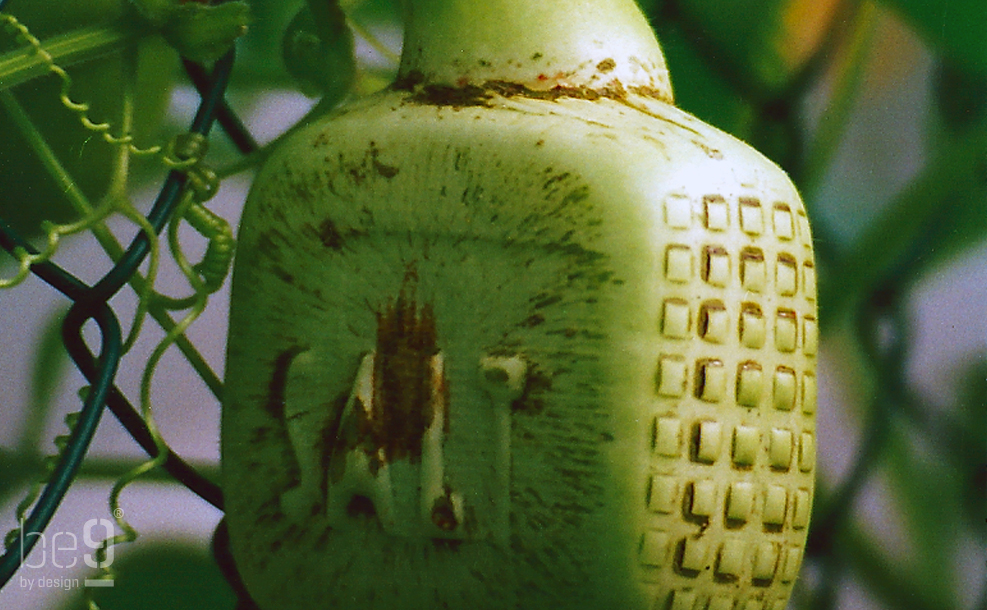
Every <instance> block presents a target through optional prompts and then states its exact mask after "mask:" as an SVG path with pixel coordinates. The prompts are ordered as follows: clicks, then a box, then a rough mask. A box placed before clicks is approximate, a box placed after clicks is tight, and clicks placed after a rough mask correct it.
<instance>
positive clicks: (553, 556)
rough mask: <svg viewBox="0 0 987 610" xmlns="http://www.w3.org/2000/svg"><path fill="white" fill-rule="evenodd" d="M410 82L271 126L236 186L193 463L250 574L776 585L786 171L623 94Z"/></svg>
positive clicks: (791, 505)
mask: <svg viewBox="0 0 987 610" xmlns="http://www.w3.org/2000/svg"><path fill="white" fill-rule="evenodd" d="M416 95H418V94H417V93H416V92H415V91H390V92H386V93H384V94H381V95H379V96H376V97H374V98H371V99H369V100H364V101H362V102H357V103H355V104H352V105H349V106H346V107H344V108H343V109H342V110H340V111H339V112H337V113H336V114H335V115H334V116H333V117H331V118H329V119H327V120H325V121H323V122H320V123H318V124H315V125H313V126H311V127H309V128H307V129H305V130H303V131H301V132H299V133H298V134H297V135H296V136H294V138H293V140H292V141H291V142H290V143H289V144H288V145H287V146H285V147H284V148H282V149H281V150H280V151H279V152H277V153H276V154H275V155H274V156H273V157H272V158H271V159H270V160H269V162H268V163H267V164H266V166H265V168H264V170H263V171H262V173H261V174H260V176H259V177H258V179H257V181H256V183H255V186H254V189H253V191H252V193H251V196H250V199H249V201H248V204H247V208H246V210H245V212H244V220H243V225H242V229H241V235H240V240H241V241H240V250H239V252H240V254H239V259H238V261H237V267H236V270H235V275H234V288H233V304H232V309H231V327H230V347H229V353H228V365H227V366H228V371H229V373H228V379H227V388H228V395H227V398H226V400H225V404H224V414H223V417H224V421H223V454H224V457H223V460H224V479H225V480H224V485H225V487H226V490H227V498H228V500H227V501H228V507H227V509H228V520H229V526H230V532H231V540H232V548H233V552H234V555H235V557H236V558H237V563H238V566H239V569H240V571H241V573H242V574H243V576H244V579H245V581H246V582H247V586H248V589H249V590H250V591H251V593H252V595H253V596H254V597H255V598H256V600H257V601H258V603H259V604H260V606H261V607H262V608H265V609H268V610H274V609H276V608H282V607H284V608H287V607H291V608H322V607H339V608H363V609H365V608H423V607H448V608H467V607H468V608H491V609H492V608H541V607H546V608H547V607H552V608H573V609H574V608H604V607H605V608H610V607H628V608H652V607H659V608H691V607H693V604H696V603H699V602H700V600H702V603H708V604H710V605H709V607H711V608H727V607H731V604H733V603H734V602H736V601H737V600H741V601H751V602H756V603H762V604H763V606H764V607H767V608H775V607H777V608H780V607H783V606H784V603H785V600H786V599H787V597H788V595H789V593H790V589H791V585H792V581H793V580H794V577H795V575H796V573H797V570H798V566H799V563H800V560H801V548H802V546H803V545H804V540H805V527H806V525H807V519H808V514H809V513H808V511H809V509H810V504H811V497H812V496H811V490H812V476H813V469H814V453H813V451H814V421H813V416H812V414H813V412H814V405H815V385H814V380H815V377H814V369H815V351H816V341H817V339H816V324H815V319H816V318H815V316H816V314H815V293H814V274H813V262H812V252H811V238H810V235H809V230H808V225H807V222H806V220H805V213H804V210H803V208H802V205H801V202H800V200H799V198H798V196H797V194H796V193H795V191H794V189H793V187H792V186H791V184H790V182H789V181H788V180H787V178H785V176H784V175H783V174H782V173H781V172H780V170H778V169H777V168H775V167H774V166H772V165H771V164H770V163H768V162H767V161H766V160H764V159H763V158H762V157H760V155H758V154H757V153H755V152H753V151H752V150H750V149H749V148H747V147H746V146H745V145H743V144H741V143H739V142H738V141H736V140H733V139H732V138H729V137H728V136H725V135H723V134H721V133H719V132H717V131H715V130H714V129H712V128H710V127H708V126H706V125H704V124H702V123H700V122H699V121H697V120H696V119H694V118H692V117H690V116H689V115H686V114H685V113H682V112H680V111H678V110H676V109H674V108H673V107H671V106H668V105H666V104H664V103H661V102H657V101H655V100H653V99H648V98H644V97H638V96H635V95H633V94H628V95H626V96H624V97H621V98H619V99H615V98H607V97H605V98H603V99H597V100H594V101H589V100H585V99H578V98H572V97H560V98H557V99H531V98H530V97H526V96H524V95H504V92H503V91H490V92H488V93H486V94H484V98H483V99H484V101H483V103H482V104H469V105H455V104H435V103H429V100H426V99H422V98H421V96H420V95H418V97H416ZM433 101H434V100H433ZM401 329H403V330H401ZM436 410H438V411H436ZM436 413H440V414H441V417H439V416H438V415H436ZM389 418H390V419H389ZM395 421H399V422H401V424H400V426H399V428H400V433H397V434H396V436H395V438H393V439H392V440H393V441H394V442H395V443H397V444H395V445H393V446H392V445H388V444H387V443H384V444H383V445H382V444H381V442H378V441H376V440H373V439H377V438H378V437H380V434H381V430H383V429H384V428H383V426H390V425H393V423H394V422H395ZM384 422H391V423H389V424H385V423H384ZM408 434H412V435H416V436H418V435H420V436H418V438H416V439H415V440H414V441H413V442H409V440H408ZM346 439H348V440H346ZM368 439H371V440H370V441H368ZM388 442H390V441H388ZM313 600H315V601H313Z"/></svg>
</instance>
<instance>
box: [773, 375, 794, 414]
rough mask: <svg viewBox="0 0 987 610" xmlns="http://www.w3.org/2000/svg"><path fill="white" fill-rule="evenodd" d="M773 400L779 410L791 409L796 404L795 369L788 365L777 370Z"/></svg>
mask: <svg viewBox="0 0 987 610" xmlns="http://www.w3.org/2000/svg"><path fill="white" fill-rule="evenodd" d="M771 402H772V404H773V405H774V408H775V409H778V410H779V411H791V410H792V408H793V407H794V406H795V371H793V370H792V369H790V368H788V367H787V366H780V367H778V370H776V371H775V375H774V384H773V388H772V392H771Z"/></svg>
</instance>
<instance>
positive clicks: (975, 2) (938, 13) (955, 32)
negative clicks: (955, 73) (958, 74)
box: [887, 0, 987, 72]
mask: <svg viewBox="0 0 987 610" xmlns="http://www.w3.org/2000/svg"><path fill="white" fill-rule="evenodd" d="M887 2H888V4H889V5H891V6H893V7H894V8H896V9H897V10H899V11H900V12H901V14H902V15H903V16H904V17H905V19H906V20H908V22H909V23H910V24H911V25H912V27H914V28H915V29H916V30H917V31H919V32H920V33H921V34H922V35H923V36H925V38H926V39H927V40H928V41H929V42H930V43H931V44H932V45H933V46H935V47H937V48H938V49H939V50H940V51H941V52H942V53H943V54H944V55H947V56H949V57H951V58H952V59H954V60H955V61H957V62H959V63H961V64H963V65H966V66H967V67H968V68H969V69H973V70H978V71H981V72H987V42H985V39H987V2H984V0H948V1H947V0H887Z"/></svg>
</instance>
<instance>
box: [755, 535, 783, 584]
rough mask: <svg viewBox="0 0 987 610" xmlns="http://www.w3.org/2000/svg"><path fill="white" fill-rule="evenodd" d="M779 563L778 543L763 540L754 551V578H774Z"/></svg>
mask: <svg viewBox="0 0 987 610" xmlns="http://www.w3.org/2000/svg"><path fill="white" fill-rule="evenodd" d="M777 565H778V545H776V544H775V543H773V542H762V543H760V544H758V545H757V548H756V550H755V551H754V571H753V572H751V578H753V579H754V580H772V579H773V578H774V577H775V569H776V568H777Z"/></svg>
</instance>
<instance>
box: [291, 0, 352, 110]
mask: <svg viewBox="0 0 987 610" xmlns="http://www.w3.org/2000/svg"><path fill="white" fill-rule="evenodd" d="M281 50H282V54H283V56H284V63H285V67H286V68H287V70H288V73H289V74H291V75H292V76H293V77H294V78H295V79H296V80H297V81H298V83H299V85H300V86H301V89H302V91H303V92H304V93H305V94H306V95H309V96H312V97H315V96H317V95H321V96H322V97H323V99H324V100H325V101H327V102H328V101H337V100H339V99H341V98H342V97H343V96H344V95H345V94H346V93H347V92H348V91H349V90H350V87H352V85H353V81H354V78H355V76H356V57H355V56H354V50H353V34H352V33H351V32H350V29H349V27H347V25H346V15H345V14H344V13H343V11H342V9H341V8H340V7H339V5H338V4H336V3H335V2H333V1H331V0H314V1H313V2H310V3H309V5H308V6H305V7H304V8H302V9H301V10H300V11H299V12H298V14H297V15H295V18H294V19H292V21H291V23H290V24H289V25H288V29H287V31H285V34H284V40H283V42H282V46H281Z"/></svg>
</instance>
